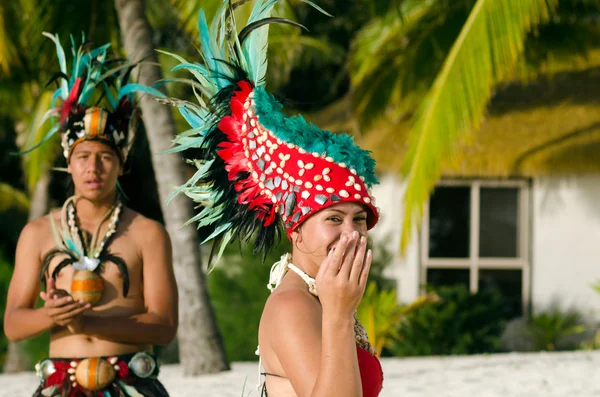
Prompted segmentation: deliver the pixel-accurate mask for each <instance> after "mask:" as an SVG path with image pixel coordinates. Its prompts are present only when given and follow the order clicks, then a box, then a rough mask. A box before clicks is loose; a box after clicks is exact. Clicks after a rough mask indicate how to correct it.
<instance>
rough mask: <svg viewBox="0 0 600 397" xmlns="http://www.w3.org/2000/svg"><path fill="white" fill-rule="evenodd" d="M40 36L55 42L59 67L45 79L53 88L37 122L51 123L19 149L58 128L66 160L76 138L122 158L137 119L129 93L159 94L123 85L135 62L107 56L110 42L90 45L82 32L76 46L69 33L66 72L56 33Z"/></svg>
mask: <svg viewBox="0 0 600 397" xmlns="http://www.w3.org/2000/svg"><path fill="white" fill-rule="evenodd" d="M44 35H45V36H47V37H49V38H50V39H52V41H54V43H55V44H56V53H57V55H58V63H59V66H60V71H59V72H57V73H55V74H54V76H53V78H52V79H51V80H50V82H49V83H48V85H50V84H51V83H53V82H56V83H57V85H58V88H57V89H56V91H54V95H53V98H52V103H51V107H50V109H49V110H48V111H47V112H46V113H45V114H44V117H43V118H42V120H41V122H40V124H39V126H41V125H42V124H44V122H45V121H46V120H48V119H54V120H55V121H56V123H55V124H54V126H53V127H52V128H51V129H50V131H49V132H48V133H47V134H46V136H45V137H44V138H43V139H42V140H41V141H40V142H38V143H37V144H36V145H35V146H34V147H32V148H30V149H28V150H27V151H25V152H23V153H28V152H30V151H32V150H34V149H36V148H37V147H39V146H40V145H42V144H43V143H44V142H46V141H47V140H48V139H50V138H51V137H52V136H53V135H54V134H55V133H56V132H59V133H61V134H62V140H61V144H62V148H63V155H64V156H65V158H66V159H67V161H68V160H69V157H70V155H71V153H72V151H73V148H74V147H75V145H77V144H78V143H79V142H82V141H84V140H98V141H101V142H104V143H106V144H108V145H109V146H111V147H112V148H113V149H115V151H116V152H117V153H118V155H119V157H120V159H121V162H125V160H126V158H127V155H128V154H129V150H130V149H131V145H132V143H133V139H134V137H135V132H136V125H137V121H138V119H139V117H140V111H139V109H138V108H137V107H136V106H135V98H134V94H135V93H136V92H141V93H149V94H152V95H155V96H158V97H163V96H164V95H163V94H162V93H161V92H160V91H157V90H155V89H153V88H151V87H147V86H143V85H141V84H135V83H129V77H130V74H131V70H132V69H133V68H134V67H135V66H136V64H129V63H126V62H123V61H122V60H120V59H116V58H109V56H108V49H109V47H110V44H105V45H103V46H101V47H98V48H94V49H92V48H91V43H89V42H86V41H85V36H84V35H83V34H82V38H81V43H82V44H81V45H80V46H79V47H77V46H76V45H75V40H74V38H73V37H72V36H71V44H72V49H71V53H72V56H73V62H72V66H71V70H70V71H69V70H68V68H67V58H66V55H65V51H64V49H63V47H62V45H61V44H60V40H59V38H58V35H54V36H53V35H51V34H49V33H46V32H44ZM69 72H70V76H69Z"/></svg>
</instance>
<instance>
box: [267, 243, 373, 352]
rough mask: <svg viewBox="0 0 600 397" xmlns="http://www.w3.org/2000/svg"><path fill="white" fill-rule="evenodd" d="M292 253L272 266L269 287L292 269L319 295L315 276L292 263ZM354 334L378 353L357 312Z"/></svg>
mask: <svg viewBox="0 0 600 397" xmlns="http://www.w3.org/2000/svg"><path fill="white" fill-rule="evenodd" d="M291 259H292V255H291V254H289V253H287V254H284V255H283V256H282V257H281V259H280V260H279V262H276V263H275V264H274V265H273V266H272V267H271V274H270V277H269V284H267V288H269V290H270V291H271V292H273V291H274V290H275V288H277V287H278V286H279V284H280V283H281V281H282V280H283V276H285V274H286V273H287V270H288V269H289V270H291V271H293V272H294V273H296V274H297V275H298V276H300V278H302V280H304V282H305V283H306V285H307V286H308V292H310V293H311V294H312V295H314V296H316V297H317V298H318V297H319V293H318V291H317V283H316V281H315V279H314V278H312V277H310V276H309V275H308V274H306V273H305V272H304V271H302V270H301V269H300V268H299V267H298V266H296V265H294V264H293V263H291ZM354 334H355V337H356V345H357V346H358V347H360V348H362V349H364V350H366V351H368V352H369V353H371V354H372V355H377V350H375V348H374V347H373V346H372V345H371V343H370V342H369V337H368V336H367V331H366V329H365V327H364V326H363V325H362V324H361V323H360V321H359V320H358V316H357V314H356V312H354Z"/></svg>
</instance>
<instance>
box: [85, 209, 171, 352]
mask: <svg viewBox="0 0 600 397" xmlns="http://www.w3.org/2000/svg"><path fill="white" fill-rule="evenodd" d="M143 230H144V233H143V234H142V235H141V236H140V239H139V241H140V245H141V251H142V269H143V270H142V272H143V280H144V303H145V306H146V311H145V312H144V313H141V314H136V315H132V316H115V317H90V316H86V317H81V321H82V324H81V332H82V333H84V334H86V335H90V336H96V337H98V338H101V339H107V340H111V341H114V342H119V343H140V344H141V343H151V344H158V345H164V344H168V343H170V342H171V341H172V340H173V338H175V335H176V333H177V325H178V301H177V299H178V298H177V285H176V283H175V275H174V274H173V259H172V249H171V240H170V239H169V235H168V234H167V232H166V230H165V229H164V228H163V227H162V226H161V225H160V224H158V223H156V222H154V221H150V220H146V219H145V220H144V226H143Z"/></svg>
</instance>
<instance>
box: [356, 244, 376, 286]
mask: <svg viewBox="0 0 600 397" xmlns="http://www.w3.org/2000/svg"><path fill="white" fill-rule="evenodd" d="M372 262H373V251H371V250H368V251H367V255H365V263H364V265H363V267H362V271H361V272H360V279H359V281H358V284H359V285H360V286H361V287H362V289H363V290H364V288H365V286H366V285H367V279H368V278H369V271H370V270H371V263H372Z"/></svg>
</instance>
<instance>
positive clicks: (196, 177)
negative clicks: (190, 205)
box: [167, 160, 214, 204]
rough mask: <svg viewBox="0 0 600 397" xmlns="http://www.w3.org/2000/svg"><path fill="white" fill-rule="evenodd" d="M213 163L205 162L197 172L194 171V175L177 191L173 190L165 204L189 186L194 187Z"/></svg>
mask: <svg viewBox="0 0 600 397" xmlns="http://www.w3.org/2000/svg"><path fill="white" fill-rule="evenodd" d="M213 161H214V160H210V161H207V162H206V163H205V164H204V165H203V166H202V167H201V168H200V169H198V171H196V173H195V174H194V175H193V176H192V177H191V178H190V179H189V180H188V181H187V182H186V183H185V184H184V185H182V186H180V187H179V188H177V190H175V191H174V192H173V193H171V195H170V196H169V198H168V199H167V204H169V202H170V201H171V200H172V199H173V198H174V197H175V196H177V195H178V194H179V193H181V192H183V191H184V190H185V189H187V188H189V187H190V186H193V185H195V184H196V182H198V181H199V180H200V179H202V178H203V177H204V176H205V175H206V172H207V171H208V169H209V168H210V166H211V165H212V163H213Z"/></svg>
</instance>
